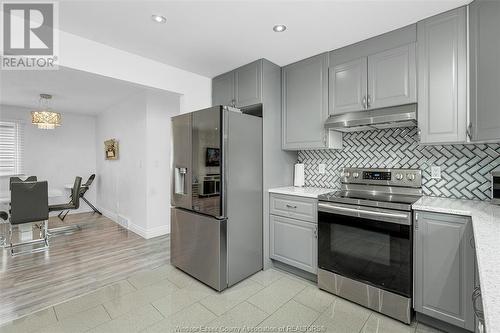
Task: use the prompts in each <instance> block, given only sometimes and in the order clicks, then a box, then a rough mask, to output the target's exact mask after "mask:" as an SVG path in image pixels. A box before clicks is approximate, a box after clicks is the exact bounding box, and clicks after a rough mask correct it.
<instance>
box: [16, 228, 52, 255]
mask: <svg viewBox="0 0 500 333" xmlns="http://www.w3.org/2000/svg"><path fill="white" fill-rule="evenodd" d="M38 228H40V239H34V240H31V241H28V242H22V243H12V225H10V228H9V233H10V255H11V256H17V255H20V254H27V253H36V252H41V251H45V250H47V249H48V248H49V238H48V232H47V228H48V221H43V223H42V224H41V225H39V226H38ZM41 242H43V244H44V246H42V247H39V248H36V249H31V250H28V251H21V252H17V253H15V252H14V248H16V247H20V246H24V245H34V244H38V243H41Z"/></svg>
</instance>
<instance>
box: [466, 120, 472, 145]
mask: <svg viewBox="0 0 500 333" xmlns="http://www.w3.org/2000/svg"><path fill="white" fill-rule="evenodd" d="M466 132H467V137H468V138H469V140H471V141H472V122H470V123H469V125H468V126H467V130H466Z"/></svg>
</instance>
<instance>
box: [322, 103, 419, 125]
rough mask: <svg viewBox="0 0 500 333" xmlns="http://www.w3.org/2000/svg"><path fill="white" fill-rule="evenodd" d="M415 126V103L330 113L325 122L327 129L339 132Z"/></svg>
mask: <svg viewBox="0 0 500 333" xmlns="http://www.w3.org/2000/svg"><path fill="white" fill-rule="evenodd" d="M415 126H417V105H416V104H407V105H401V106H395V107H390V108H384V109H377V110H370V111H358V112H350V113H345V114H341V115H332V116H330V117H329V118H328V119H327V121H326V123H325V127H326V128H327V129H331V130H335V131H339V132H361V131H370V130H374V129H386V128H395V127H415Z"/></svg>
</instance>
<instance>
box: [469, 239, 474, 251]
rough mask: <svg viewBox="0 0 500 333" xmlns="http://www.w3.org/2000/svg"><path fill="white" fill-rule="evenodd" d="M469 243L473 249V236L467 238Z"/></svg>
mask: <svg viewBox="0 0 500 333" xmlns="http://www.w3.org/2000/svg"><path fill="white" fill-rule="evenodd" d="M469 244H470V247H472V248H473V249H475V246H474V238H473V237H471V238H470V239H469Z"/></svg>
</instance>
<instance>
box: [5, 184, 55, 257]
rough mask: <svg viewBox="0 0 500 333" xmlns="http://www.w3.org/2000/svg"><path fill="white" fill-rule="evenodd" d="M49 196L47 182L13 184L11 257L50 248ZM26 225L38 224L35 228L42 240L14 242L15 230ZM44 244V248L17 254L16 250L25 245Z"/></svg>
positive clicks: (10, 225)
mask: <svg viewBox="0 0 500 333" xmlns="http://www.w3.org/2000/svg"><path fill="white" fill-rule="evenodd" d="M48 207H49V196H48V185H47V182H46V181H42V182H26V181H24V182H13V183H12V184H11V197H10V218H9V222H10V224H9V237H10V252H11V255H17V254H23V253H33V252H39V251H43V250H46V249H47V248H48V247H49V239H48V232H47V229H48V220H49V208H48ZM26 223H30V224H31V223H36V224H35V227H37V228H38V229H39V230H40V238H39V239H34V240H29V241H25V242H23V241H19V242H18V243H14V242H13V229H14V228H16V227H19V226H20V225H22V224H26ZM39 243H43V244H44V246H43V247H39V248H36V249H31V250H29V251H24V252H18V253H15V252H14V249H15V248H17V247H19V246H24V245H35V244H39Z"/></svg>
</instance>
